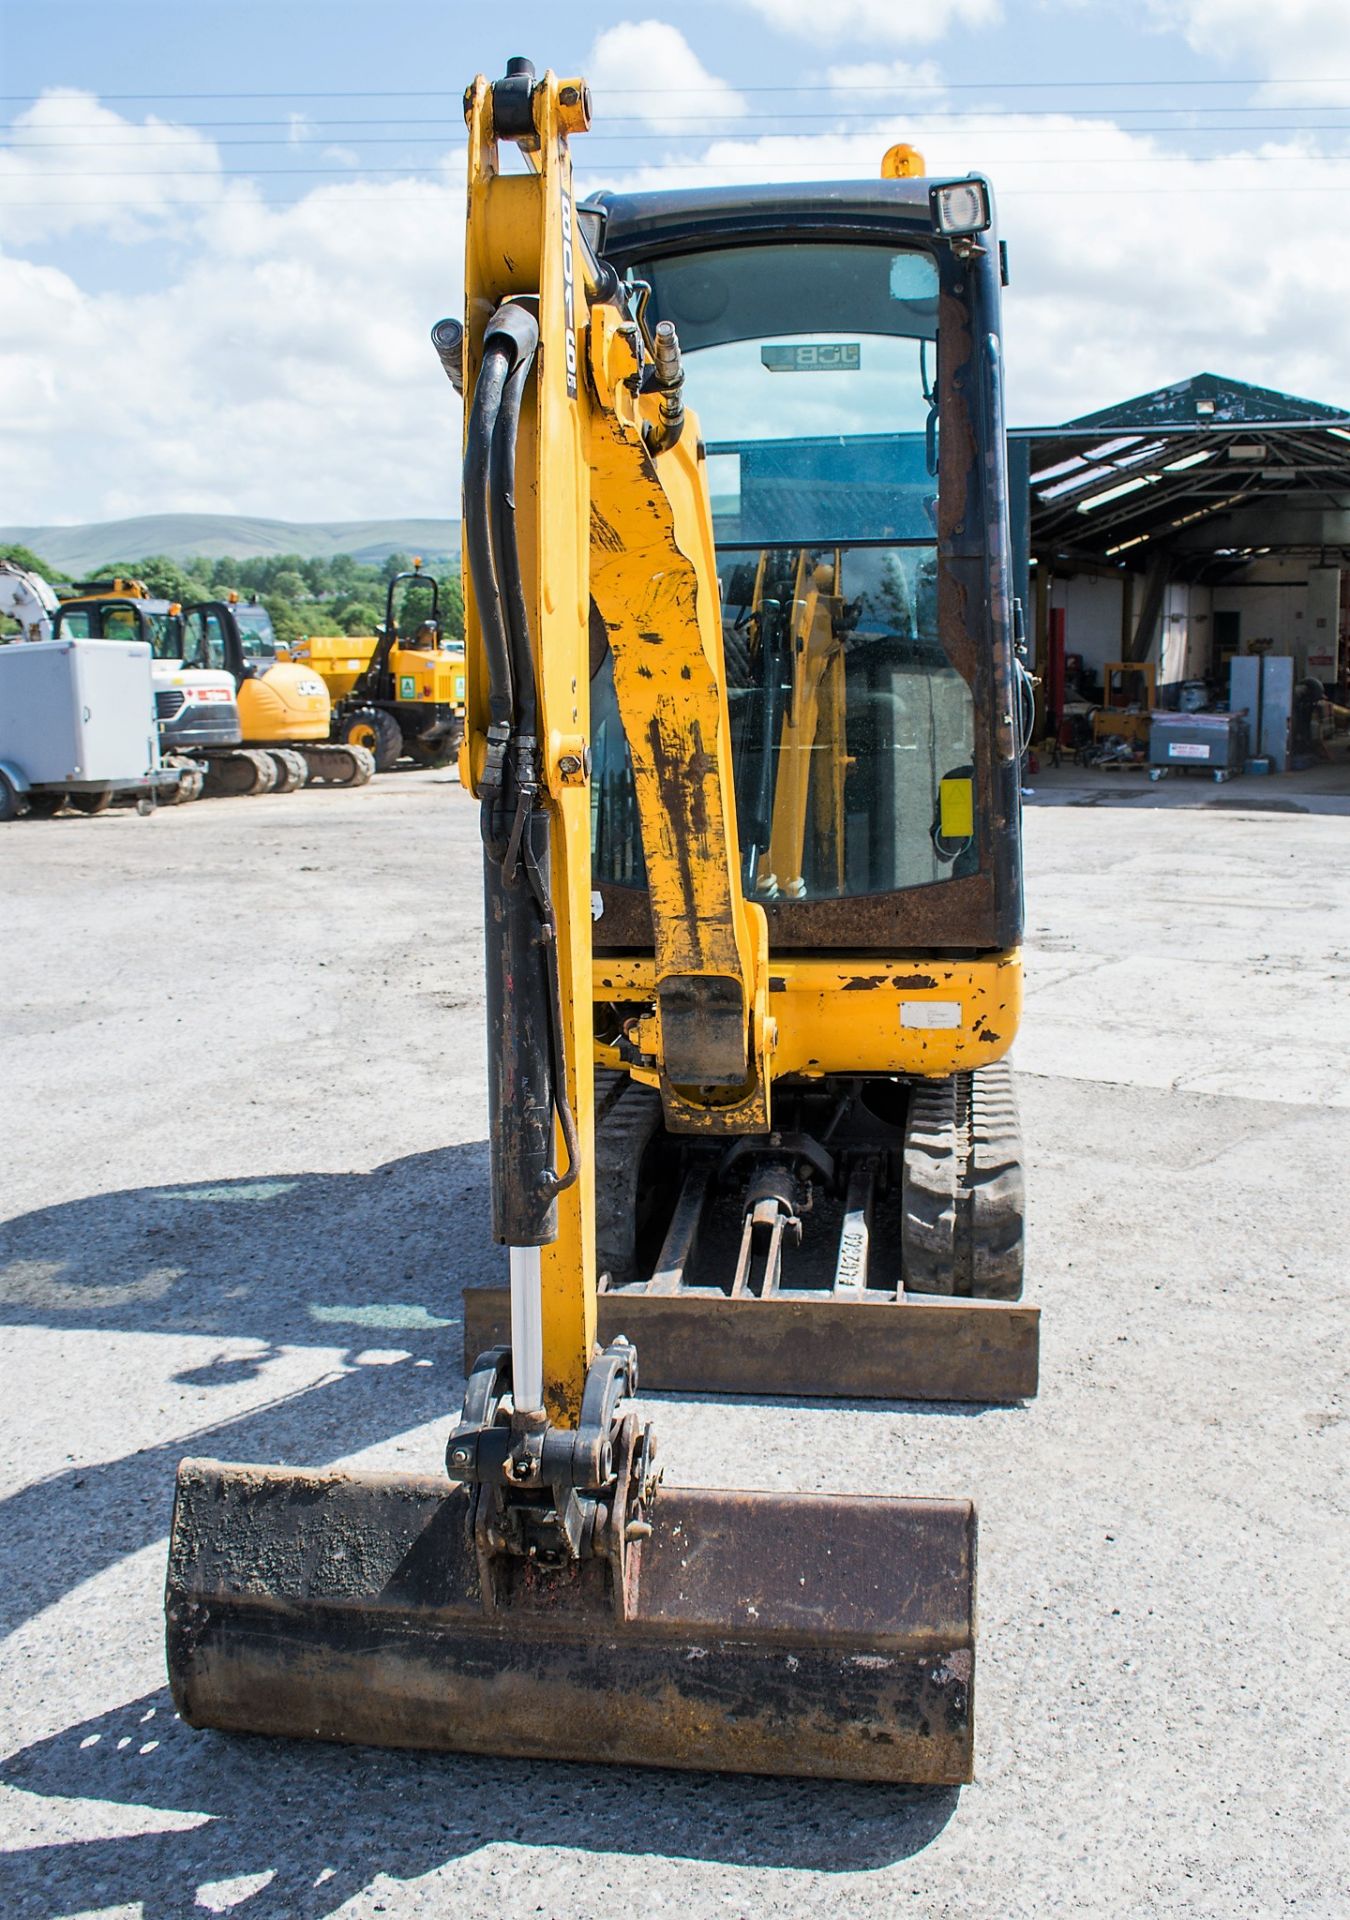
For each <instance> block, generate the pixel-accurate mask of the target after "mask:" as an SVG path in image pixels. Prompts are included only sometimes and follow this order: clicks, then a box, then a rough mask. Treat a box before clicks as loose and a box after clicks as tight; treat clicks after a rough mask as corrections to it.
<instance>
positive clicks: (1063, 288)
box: [588, 69, 1350, 433]
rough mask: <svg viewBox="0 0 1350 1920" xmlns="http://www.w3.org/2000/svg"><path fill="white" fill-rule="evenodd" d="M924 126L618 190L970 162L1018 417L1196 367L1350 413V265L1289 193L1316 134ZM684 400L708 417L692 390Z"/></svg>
mask: <svg viewBox="0 0 1350 1920" xmlns="http://www.w3.org/2000/svg"><path fill="white" fill-rule="evenodd" d="M1347 71H1350V69H1347ZM917 118H918V115H917V114H914V115H910V114H908V113H903V112H901V113H895V114H890V115H878V117H877V119H876V121H875V123H874V124H873V126H872V127H871V128H870V129H864V130H860V131H856V132H849V133H832V134H822V135H820V136H818V137H815V138H809V137H802V136H787V135H784V136H769V137H766V138H764V139H762V140H754V141H749V140H747V141H740V140H738V141H730V140H725V141H713V142H711V143H710V144H709V146H708V147H707V148H706V149H705V150H704V151H703V152H702V153H701V154H700V155H699V159H700V162H701V163H702V164H700V165H699V166H697V167H690V168H689V169H688V170H687V171H685V172H683V173H682V172H681V171H680V170H678V169H673V168H669V167H660V168H657V167H651V168H648V169H647V170H646V171H645V172H642V171H639V172H636V173H633V174H630V175H628V176H627V177H626V178H625V179H624V181H623V182H622V184H624V185H632V186H646V187H669V186H674V185H688V186H693V185H705V186H706V185H711V184H714V183H716V182H717V181H718V180H719V179H725V180H728V181H739V182H749V181H751V180H754V179H760V180H764V181H766V182H778V181H789V180H802V179H810V180H823V179H831V178H833V179H841V180H847V179H870V178H875V176H876V173H877V170H878V167H879V164H880V160H881V156H882V154H883V153H884V151H885V149H886V147H887V146H888V145H890V144H891V142H892V141H894V140H897V139H912V140H913V141H914V143H915V144H916V145H918V146H919V147H920V148H921V149H922V151H923V153H924V156H925V159H926V162H927V165H928V168H929V171H930V172H931V173H934V174H959V173H963V172H966V171H968V170H970V169H972V168H977V169H980V170H983V171H986V172H987V173H988V174H989V175H990V177H991V178H992V180H993V182H994V187H995V192H996V196H997V197H998V200H999V224H1000V231H1001V233H1002V235H1003V236H1004V237H1005V238H1006V239H1007V241H1008V243H1009V248H1010V254H1011V262H1012V285H1011V287H1010V289H1009V291H1008V293H1007V294H1005V296H1004V300H1005V307H1004V323H1005V324H1004V330H1005V336H1006V350H1007V364H1008V392H1009V408H1010V417H1011V418H1012V419H1013V420H1014V421H1015V422H1022V423H1028V424H1029V423H1042V422H1054V421H1057V420H1063V419H1066V418H1068V417H1069V416H1070V415H1072V414H1076V413H1081V412H1086V411H1088V410H1090V409H1092V408H1095V407H1100V406H1105V405H1107V404H1108V403H1109V402H1110V401H1112V400H1117V399H1121V398H1125V397H1127V396H1128V395H1131V394H1133V393H1142V392H1146V391H1147V390H1148V389H1150V388H1152V387H1155V386H1161V385H1164V384H1166V383H1167V382H1169V381H1172V380H1178V379H1182V378H1184V377H1185V376H1186V375H1188V374H1192V373H1197V372H1200V371H1202V370H1204V369H1210V370H1213V371H1216V372H1219V373H1227V374H1231V375H1233V376H1235V377H1237V378H1239V379H1246V380H1252V381H1255V382H1257V383H1258V384H1261V385H1268V386H1272V387H1277V388H1280V389H1282V390H1284V391H1286V392H1293V393H1301V394H1306V395H1307V396H1309V397H1310V398H1315V399H1320V400H1326V401H1332V402H1339V403H1343V404H1350V256H1347V255H1346V254H1345V253H1344V252H1343V251H1338V250H1336V249H1334V248H1329V247H1328V246H1327V245H1326V240H1325V208H1324V207H1323V206H1319V205H1317V204H1315V203H1313V202H1312V201H1311V200H1310V199H1309V198H1308V197H1307V196H1306V195H1303V194H1301V193H1295V192H1293V191H1292V185H1293V183H1294V182H1295V181H1297V180H1300V179H1306V177H1307V168H1308V164H1309V161H1310V159H1311V158H1312V155H1313V153H1314V149H1313V147H1312V143H1311V140H1310V139H1305V138H1302V137H1299V138H1295V139H1292V140H1286V141H1284V142H1283V143H1281V144H1279V145H1276V144H1275V143H1273V142H1267V143H1265V144H1263V145H1259V146H1255V145H1253V146H1248V147H1247V148H1245V149H1242V150H1237V151H1234V152H1231V153H1229V154H1227V155H1225V156H1224V157H1223V158H1222V160H1221V161H1218V162H1214V163H1211V162H1207V161H1202V160H1196V159H1192V158H1190V157H1188V156H1187V155H1186V154H1185V153H1184V152H1181V151H1178V150H1177V149H1176V147H1175V146H1174V145H1172V144H1171V143H1170V142H1169V141H1168V140H1167V139H1162V138H1158V137H1156V136H1151V135H1143V134H1134V133H1131V132H1129V131H1127V130H1125V129H1122V128H1120V127H1117V126H1115V125H1113V124H1112V123H1111V122H1109V121H1106V122H1104V121H1101V120H1086V119H1076V118H1074V117H1073V116H1070V115H1058V114H1050V115H1037V114H1026V115H1017V116H1008V117H1003V116H999V117H993V116H990V117H988V118H985V117H982V116H980V115H979V114H975V113H972V114H968V115H963V116H960V117H955V118H953V119H951V120H950V121H944V122H943V123H942V125H941V126H940V127H939V128H937V129H934V128H933V127H932V126H931V125H929V126H928V127H924V126H922V125H920V126H918V127H915V126H914V125H913V124H912V122H913V120H915V119H917ZM590 177H591V176H588V181H589V179H590ZM607 183H608V184H619V182H617V181H613V180H610V181H607ZM1282 183H1283V184H1284V185H1286V186H1290V187H1291V191H1290V193H1289V197H1288V199H1287V201H1282V200H1281V198H1280V197H1279V190H1280V187H1281V184H1282ZM1221 189H1222V190H1221ZM1254 209H1260V211H1259V212H1255V211H1254ZM689 398H690V399H691V401H692V402H693V404H695V405H697V394H696V392H695V391H694V386H693V380H692V378H691V382H690V390H689ZM705 425H707V428H708V431H709V432H710V433H715V431H716V429H715V426H713V425H712V424H711V423H705Z"/></svg>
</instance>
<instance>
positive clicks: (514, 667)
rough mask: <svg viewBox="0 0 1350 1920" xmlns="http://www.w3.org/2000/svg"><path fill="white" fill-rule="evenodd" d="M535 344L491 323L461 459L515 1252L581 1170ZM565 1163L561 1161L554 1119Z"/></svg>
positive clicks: (496, 1112)
mask: <svg viewBox="0 0 1350 1920" xmlns="http://www.w3.org/2000/svg"><path fill="white" fill-rule="evenodd" d="M538 344H539V323H538V320H537V319H536V317H535V315H534V314H533V313H532V312H531V311H530V310H529V308H528V307H526V306H524V305H522V304H521V303H520V302H518V301H513V300H508V301H504V302H503V303H502V305H501V306H500V307H498V309H497V311H496V312H495V313H494V314H493V316H492V319H491V321H490V322H489V324H488V328H487V332H486V334H485V336H484V343H483V362H482V367H481V370H480V372H479V376H478V382H477V385H476V387H475V390H474V398H473V406H472V409H471V412H470V419H469V433H468V444H467V450H466V455H465V502H464V520H465V545H466V548H467V550H468V554H469V564H470V570H471V573H472V578H473V584H474V595H475V599H476V601H477V605H478V612H479V619H480V622H481V626H482V631H483V640H484V652H485V655H486V657H487V666H488V680H489V709H490V713H491V725H490V726H489V728H488V756H487V761H486V763H485V767H484V773H483V778H482V781H481V783H480V790H481V794H482V833H483V847H484V854H485V862H484V884H485V889H486V914H485V937H486V943H487V958H488V965H487V1003H488V1004H487V1012H488V1034H489V1046H488V1064H489V1107H490V1111H491V1116H492V1126H491V1141H492V1215H493V1232H494V1235H495V1237H496V1238H497V1239H498V1240H499V1241H501V1242H503V1243H504V1244H505V1245H507V1246H509V1247H511V1248H513V1249H523V1248H529V1247H538V1246H541V1245H545V1244H547V1243H548V1242H549V1241H551V1240H553V1239H554V1238H556V1235H557V1213H556V1203H557V1198H558V1195H559V1194H560V1193H561V1192H563V1190H564V1189H565V1188H566V1187H569V1186H570V1185H571V1184H572V1183H573V1182H574V1181H575V1180H576V1179H577V1177H578V1174H579V1172H580V1147H579V1141H578V1137H577V1126H576V1118H575V1115H574V1114H573V1112H572V1107H571V1102H570V1099H569V1096H568V1088H567V1065H566V1050H565V1045H564V1027H563V1022H564V1010H563V1002H562V989H561V980H560V976H559V966H558V923H557V915H556V913H555V911H554V907H553V900H552V844H551V843H552V832H551V829H552V822H551V817H550V812H549V808H548V805H547V801H546V796H545V793H544V790H543V788H542V785H541V782H540V777H539V748H538V739H537V733H538V700H537V694H536V689H535V663H534V649H533V644H532V641H531V635H530V626H529V609H528V605H527V602H526V598H525V588H524V581H523V577H522V573H521V566H520V549H519V541H518V537H517V527H516V502H515V482H516V441H517V436H518V433H519V429H520V411H521V401H522V398H523V395H524V389H525V382H526V380H527V379H528V377H529V373H530V370H531V368H532V366H533V364H534V359H535V355H536V352H537V349H538ZM555 1121H556V1125H557V1128H558V1131H559V1132H560V1133H561V1135H562V1140H563V1145H564V1149H565V1151H566V1154H567V1159H568V1165H567V1170H566V1172H564V1173H562V1174H559V1173H558V1171H557V1169H556V1167H555V1165H554V1158H555V1155H554V1125H555Z"/></svg>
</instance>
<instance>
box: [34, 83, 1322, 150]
mask: <svg viewBox="0 0 1350 1920" xmlns="http://www.w3.org/2000/svg"><path fill="white" fill-rule="evenodd" d="M1345 84H1346V85H1350V81H1347V82H1346V83H1345ZM1069 110H1070V111H1074V112H1077V113H1081V114H1084V115H1088V116H1096V117H1100V118H1101V119H1102V121H1103V123H1104V124H1106V125H1114V124H1115V123H1116V122H1118V121H1119V120H1121V119H1123V118H1125V117H1126V116H1130V115H1134V114H1141V113H1149V114H1158V113H1170V114H1185V115H1188V116H1190V117H1192V118H1194V117H1196V116H1198V115H1202V114H1214V113H1227V114H1233V113H1241V114H1245V115H1248V116H1251V115H1258V116H1269V115H1271V114H1276V113H1334V112H1337V111H1345V112H1347V113H1350V102H1347V105H1346V107H1345V108H1344V109H1343V110H1341V109H1337V108H1336V107H1334V106H1332V105H1330V104H1329V103H1328V102H1326V101H1317V102H1313V103H1310V104H1309V105H1308V106H1306V107H1300V106H1298V105H1297V104H1296V103H1295V102H1293V101H1290V100H1282V101H1281V102H1280V103H1279V104H1278V105H1277V106H1268V107H1244V106H1243V105H1241V103H1240V102H1238V101H1233V100H1229V101H1226V102H1224V104H1223V105H1222V106H1214V107H1206V106H1195V105H1192V104H1189V103H1188V104H1186V105H1184V106H1177V107H1170V106H1168V105H1167V104H1166V103H1165V102H1164V101H1157V100H1155V101H1151V102H1150V103H1149V104H1148V105H1147V106H1144V107H1123V106H1114V107H1081V108H1074V109H1069ZM908 111H911V109H909V108H906V107H903V106H897V107H893V108H886V107H881V106H876V107H868V108H867V109H866V110H865V111H857V112H854V111H851V110H850V109H848V108H846V107H841V108H840V109H839V111H838V112H837V113H831V114H824V115H821V116H818V117H820V118H823V119H829V120H866V121H869V122H870V121H874V120H876V119H878V118H880V117H882V116H883V115H884V114H886V113H905V112H908ZM916 111H919V112H921V113H922V115H923V117H924V119H925V120H934V121H936V120H968V119H970V118H971V116H972V115H973V114H974V115H978V117H979V118H980V119H981V120H1019V121H1020V120H1025V119H1026V117H1027V113H1028V109H1027V108H1025V107H1019V108H1017V109H1016V110H1005V109H1003V108H1000V107H974V108H972V107H923V108H920V109H917V110H916ZM1059 111H1065V109H1059ZM297 117H303V116H287V117H286V118H284V119H267V120H241V119H240V118H239V117H238V115H237V114H232V115H231V116H230V117H229V118H228V119H226V120H162V121H159V122H157V124H156V128H155V131H160V130H163V131H166V132H173V133H177V132H181V131H187V132H192V133H205V132H210V131H211V130H212V129H214V128H216V127H227V128H232V129H234V130H235V131H236V132H238V131H240V130H242V129H244V128H247V127H287V128H289V127H290V126H291V123H292V120H293V119H294V118H297ZM673 117H677V118H678V119H679V121H680V123H681V124H686V123H687V124H688V125H689V126H690V127H691V128H697V126H698V125H699V124H700V123H702V122H706V121H707V120H708V119H709V116H708V115H707V114H688V115H680V116H671V115H667V114H662V115H661V116H660V119H661V122H662V124H663V126H664V125H666V124H668V123H669V121H670V120H671V119H672V118H673ZM802 118H804V116H803V115H800V114H795V113H793V111H792V109H791V108H790V107H785V108H783V109H782V110H781V111H778V112H770V113H763V114H755V113H750V114H729V115H725V116H724V119H725V121H726V124H727V125H728V126H738V125H740V124H741V123H742V122H743V121H745V120H756V121H758V120H785V119H790V120H792V121H793V122H794V124H795V123H796V122H797V121H798V120H800V119H802ZM598 124H599V125H600V126H601V127H602V129H603V128H608V127H622V126H641V127H643V128H644V129H646V130H647V131H648V132H649V131H650V130H651V124H652V123H651V119H650V117H649V116H647V115H643V114H631V113H628V114H608V113H606V114H603V115H602V116H601V118H600V121H599V122H598ZM719 124H720V122H719ZM1243 124H1245V123H1243ZM1290 124H1291V125H1304V124H1306V123H1304V122H1302V121H1298V122H1291V123H1290ZM41 126H42V130H43V131H44V133H45V132H56V131H72V132H83V133H90V132H97V133H103V134H106V133H108V132H110V131H111V129H109V128H107V127H106V126H104V125H103V124H102V123H101V122H100V121H97V120H48V119H45V118H44V119H43V121H42V122H41ZM389 126H400V127H437V128H441V129H443V130H445V131H447V132H450V133H454V134H456V135H459V136H461V137H462V134H463V121H462V120H461V119H460V116H459V115H458V114H457V113H455V114H437V115H436V116H435V117H434V118H432V119H425V120H413V119H408V118H406V117H405V116H404V115H402V114H399V113H382V114H377V115H375V116H374V117H373V118H369V119H359V120H358V119H354V118H352V117H350V116H348V115H346V114H343V115H341V116H340V117H338V118H334V119H328V120H308V119H307V120H306V122H305V127H304V130H303V133H302V135H301V137H302V138H305V139H311V138H317V137H318V135H319V132H320V130H321V129H328V130H330V131H331V130H332V129H337V130H338V132H339V134H345V133H346V130H347V129H348V128H351V127H389ZM1157 130H1161V129H1157ZM122 131H123V132H124V134H125V135H126V136H127V137H128V138H139V137H140V136H141V135H143V134H144V133H145V132H146V131H148V129H147V127H146V125H145V124H144V123H142V124H140V125H137V124H136V123H135V122H132V121H128V122H126V123H125V125H124V127H123V129H122ZM1133 131H1135V132H1144V131H1147V129H1145V128H1142V127H1139V128H1135V129H1133ZM288 137H289V136H288ZM585 137H586V140H587V143H588V144H590V143H592V142H594V141H595V140H596V139H598V138H601V137H603V134H596V133H590V134H587V135H586V136H585ZM632 137H633V138H634V139H637V138H643V137H645V134H644V135H637V134H635V135H633V136H632ZM24 144H25V145H30V146H39V145H42V144H44V143H43V142H40V141H36V140H34V141H25V142H24ZM52 144H53V145H55V144H57V143H56V142H53V143H52ZM222 144H223V143H222Z"/></svg>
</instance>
